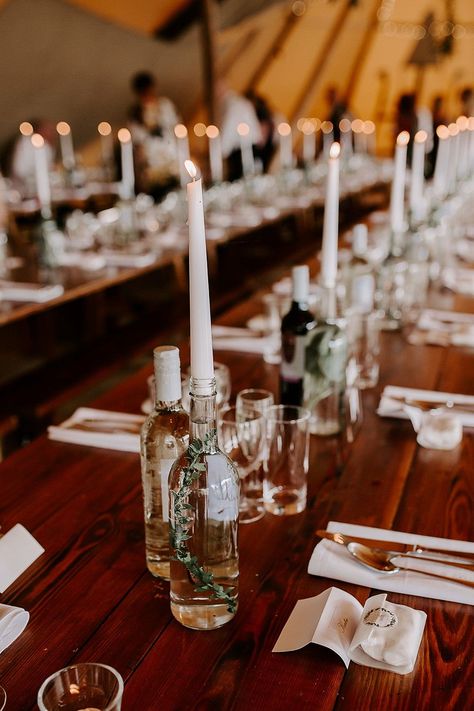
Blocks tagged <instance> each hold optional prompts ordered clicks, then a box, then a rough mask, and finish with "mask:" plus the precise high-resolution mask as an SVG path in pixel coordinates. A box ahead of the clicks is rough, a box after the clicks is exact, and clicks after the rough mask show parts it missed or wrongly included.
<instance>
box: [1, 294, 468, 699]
mask: <svg viewBox="0 0 474 711" xmlns="http://www.w3.org/2000/svg"><path fill="white" fill-rule="evenodd" d="M431 303H432V304H433V305H436V306H438V307H441V308H455V309H457V310H460V311H471V312H472V311H474V300H472V299H469V298H465V297H460V296H453V295H452V294H450V293H449V292H447V291H445V292H443V293H442V294H437V295H434V296H433V297H432V299H431ZM258 309H259V302H258V299H257V298H254V299H252V300H249V301H247V302H244V303H241V304H240V305H238V306H237V307H235V308H233V309H232V310H231V311H229V312H228V313H227V314H226V315H225V317H223V318H221V319H220V322H221V323H227V324H235V325H240V324H243V323H245V321H246V319H247V318H248V317H249V316H251V315H253V314H254V313H255V312H256V311H257V310H258ZM187 358H188V352H187V345H186V344H185V345H184V346H183V348H182V361H183V363H184V364H186V362H187ZM216 359H217V360H220V361H222V362H225V363H227V364H228V365H229V366H230V368H231V372H232V379H233V394H234V395H235V394H236V393H237V392H238V391H239V390H240V389H242V388H243V387H249V386H258V387H266V388H270V389H272V390H274V391H275V392H276V389H277V376H278V369H277V367H275V366H269V365H266V364H264V363H263V362H262V360H261V358H259V357H256V356H253V355H244V354H240V353H239V354H238V353H224V352H217V353H216ZM150 361H151V354H150ZM381 362H382V367H381V378H380V384H379V386H378V387H377V388H375V389H373V390H369V391H366V392H365V393H364V396H363V400H364V423H363V427H362V429H361V430H360V432H359V434H358V436H357V439H356V441H355V443H354V444H352V445H345V446H344V445H343V443H342V442H341V441H340V439H338V438H328V439H323V438H316V437H313V438H312V441H311V465H310V471H309V497H308V506H307V509H306V511H305V512H304V513H302V514H299V515H296V516H290V517H282V518H279V517H274V516H271V515H269V514H268V515H267V516H265V518H264V519H262V520H261V521H259V522H257V523H254V524H251V525H247V526H241V530H240V556H241V588H240V602H239V610H238V613H237V615H236V617H235V619H234V620H233V621H232V622H230V623H229V624H227V625H225V626H224V627H222V628H221V629H219V630H216V631H212V632H195V631H191V630H187V629H185V628H184V627H181V626H180V625H179V624H178V623H177V622H176V621H175V620H174V619H173V618H172V617H171V614H170V611H169V600H168V584H167V583H165V582H162V581H158V580H155V579H153V578H152V577H151V575H150V574H149V573H148V572H147V571H146V568H145V550H144V532H143V510H142V495H141V482H140V467H139V458H138V456H136V455H133V454H127V453H119V452H114V451H107V450H101V449H93V448H88V447H80V446H75V445H68V444H61V443H57V442H51V441H48V439H47V438H46V437H41V438H39V439H37V440H36V441H34V442H33V443H32V444H31V445H29V446H28V447H26V448H24V449H23V450H20V451H18V452H17V453H15V454H14V455H12V456H11V457H10V458H8V459H7V460H6V461H5V462H4V463H2V464H1V465H0V486H1V489H0V491H1V498H0V522H1V524H2V528H3V530H4V531H6V530H8V529H9V528H10V527H11V526H13V525H14V524H15V523H17V522H21V523H22V524H23V525H25V526H26V527H27V528H28V529H29V530H30V531H31V532H32V533H33V534H34V535H35V536H36V537H37V539H38V540H39V541H40V542H41V543H42V544H43V546H44V547H45V549H46V552H45V553H44V555H43V556H41V557H40V558H39V559H38V561H37V562H36V563H35V564H34V565H33V566H31V568H30V569H29V570H28V571H27V572H26V573H24V574H23V576H21V578H20V579H18V580H17V581H16V582H15V583H14V584H13V585H12V586H11V587H10V588H9V589H8V590H7V592H6V593H5V594H4V595H2V596H1V598H0V599H1V602H2V603H6V604H12V605H19V606H21V607H24V608H26V609H27V610H29V612H30V614H31V620H30V623H29V625H28V627H27V628H26V630H25V632H24V633H23V634H22V635H21V637H20V638H19V639H18V640H17V641H16V642H15V643H14V644H12V645H11V647H10V648H8V649H7V650H6V651H5V652H3V653H2V655H1V657H0V683H1V684H2V685H3V686H4V687H5V689H6V690H7V694H8V702H7V711H29V710H30V709H33V708H35V699H36V693H37V690H38V688H39V686H40V685H41V682H42V681H43V680H44V679H45V678H46V677H47V676H48V675H49V674H51V673H52V672H54V671H56V670H58V669H60V668H62V667H64V666H66V665H68V664H70V663H74V662H78V661H97V662H103V663H106V664H111V665H112V666H114V667H116V668H117V669H118V671H119V672H120V673H121V674H122V675H123V677H124V679H125V694H124V701H123V710H124V711H148V710H150V711H155V710H156V711H168V710H172V709H173V710H180V711H181V710H184V709H219V710H220V709H238V710H239V711H244V710H247V709H256V710H257V709H264V710H267V709H268V710H271V711H274V710H275V711H278V710H280V709H281V710H282V711H283V710H286V709H289V708H291V707H292V706H293V705H295V706H297V707H298V709H299V710H300V711H303V710H306V709H307V710H308V711H315V710H318V711H329V710H330V709H335V710H337V711H358V710H360V711H366V710H367V709H370V710H372V709H392V710H395V709H396V710H397V711H399V710H400V711H402V710H403V711H414V709H430V710H433V711H452V710H454V709H456V710H457V709H459V710H460V711H461V710H463V711H464V710H467V709H469V708H473V707H474V689H473V680H474V654H473V652H474V647H473V641H474V624H473V623H474V607H472V606H468V605H459V604H454V603H449V602H442V601H438V600H430V599H429V597H426V598H421V597H411V596H406V595H399V594H390V595H389V598H390V599H391V600H392V601H394V602H397V603H403V604H407V605H411V606H413V607H416V608H420V609H423V610H425V611H426V613H427V615H428V619H427V624H426V630H425V634H424V637H423V640H422V644H421V647H420V652H419V656H418V661H417V664H416V667H415V670H414V671H413V672H412V673H411V674H408V675H406V676H400V675H398V674H392V673H388V672H383V671H378V670H375V669H369V668H365V667H362V666H358V665H356V664H351V665H350V668H349V670H348V671H346V670H345V668H344V666H343V664H342V662H341V660H340V659H339V658H338V657H337V656H336V655H335V654H333V653H332V652H330V651H329V650H327V649H323V648H320V647H317V646H315V645H309V647H307V648H305V649H302V650H300V651H297V652H292V653H288V654H272V652H271V650H272V647H273V645H274V643H275V641H276V639H277V637H278V635H279V634H280V631H281V629H282V627H283V625H284V624H285V622H286V620H287V618H288V616H289V614H290V612H291V610H292V609H293V606H294V604H295V603H296V601H297V600H298V599H301V598H306V597H310V596H313V595H317V594H319V593H320V592H322V591H323V590H325V589H326V588H328V587H329V586H331V585H333V584H334V585H337V586H338V587H340V588H343V589H344V590H347V591H348V592H350V593H352V594H353V595H355V596H356V597H357V598H358V599H359V601H360V602H362V603H363V602H364V601H365V599H366V598H367V597H369V596H370V595H371V594H373V592H374V591H371V590H368V589H367V588H365V587H360V586H356V585H350V584H345V583H341V582H337V581H332V580H329V579H325V578H319V577H314V576H310V575H309V574H308V573H307V565H308V561H309V558H310V555H311V552H312V550H313V547H314V545H315V543H316V540H317V539H316V536H315V531H316V529H318V528H322V527H325V526H326V524H327V522H328V520H331V519H335V520H340V521H346V522H351V523H359V524H366V525H371V526H380V527H385V528H393V529H396V530H402V531H409V532H416V533H419V534H427V535H434V536H446V537H450V538H457V539H461V540H474V515H473V480H474V437H473V430H470V431H468V430H466V431H465V433H464V438H463V441H462V444H461V445H460V446H459V447H458V448H457V449H455V450H453V451H448V452H442V451H434V450H427V449H421V448H419V447H418V446H417V444H416V441H415V436H414V433H413V429H412V427H411V425H410V424H409V423H408V422H405V421H400V420H394V419H382V418H380V417H378V416H377V415H376V414H375V408H376V405H377V402H378V398H379V394H380V391H381V389H382V387H383V386H384V385H386V384H388V383H390V384H394V385H405V386H416V387H419V388H428V389H436V390H445V391H451V392H463V393H467V394H474V367H473V364H474V351H473V350H472V349H468V348H442V347H434V346H431V347H430V346H410V345H407V344H406V342H405V341H404V339H403V337H402V334H401V333H385V334H383V336H382V357H381ZM149 372H150V368H145V369H143V370H142V371H140V372H138V373H136V374H134V375H133V376H131V377H129V378H128V379H127V380H125V381H124V382H122V383H121V384H120V385H118V386H117V387H116V388H114V389H113V390H111V391H110V392H108V393H107V394H105V395H103V396H102V397H101V398H100V399H98V400H97V401H95V402H94V403H93V404H94V405H95V406H97V407H103V408H106V409H113V410H121V411H129V412H139V411H140V404H141V402H142V401H143V400H144V398H145V397H146V394H147V392H146V376H147V375H148V374H149ZM426 589H427V595H429V583H428V582H427V587H426Z"/></svg>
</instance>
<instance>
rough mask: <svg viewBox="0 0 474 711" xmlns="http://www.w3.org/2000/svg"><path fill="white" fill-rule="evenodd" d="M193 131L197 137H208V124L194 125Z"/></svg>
mask: <svg viewBox="0 0 474 711" xmlns="http://www.w3.org/2000/svg"><path fill="white" fill-rule="evenodd" d="M193 131H194V135H195V136H198V137H199V138H202V137H203V136H205V135H206V124H205V123H196V124H194V128H193Z"/></svg>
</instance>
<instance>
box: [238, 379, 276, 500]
mask: <svg viewBox="0 0 474 711" xmlns="http://www.w3.org/2000/svg"><path fill="white" fill-rule="evenodd" d="M273 404H274V398H273V393H271V392H270V391H269V390H262V389H258V388H246V389H245V390H241V391H240V392H239V393H237V399H236V402H235V406H236V408H237V411H238V413H239V414H241V415H243V416H244V417H251V416H255V415H257V416H258V415H263V416H265V413H266V412H267V410H268V408H270V407H271V406H272V405H273ZM265 458H266V440H265V441H264V447H263V450H262V454H261V459H260V460H259V461H258V462H256V465H255V468H254V470H253V471H252V472H251V473H250V474H249V476H248V480H247V496H248V497H249V498H254V499H258V500H259V501H263V462H264V460H265Z"/></svg>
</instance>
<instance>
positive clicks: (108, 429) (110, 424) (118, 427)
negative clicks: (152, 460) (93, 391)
mask: <svg viewBox="0 0 474 711" xmlns="http://www.w3.org/2000/svg"><path fill="white" fill-rule="evenodd" d="M144 421H145V418H144V417H143V415H130V414H128V413H125V412H112V411H109V410H96V409H94V408H90V407H80V408H79V409H78V410H76V411H75V412H74V414H73V415H72V417H70V418H69V419H68V420H66V421H65V422H63V423H62V424H60V425H59V426H51V427H48V437H49V438H50V439H53V440H56V441H58V442H68V443H70V444H81V445H87V446H89V447H102V448H104V449H115V450H118V451H121V452H140V428H141V426H142V425H143V422H144Z"/></svg>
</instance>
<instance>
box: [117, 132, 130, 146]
mask: <svg viewBox="0 0 474 711" xmlns="http://www.w3.org/2000/svg"><path fill="white" fill-rule="evenodd" d="M117 138H118V139H119V141H120V143H128V142H129V141H131V140H132V134H131V133H130V131H129V130H128V128H120V129H119V130H118V133H117Z"/></svg>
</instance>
